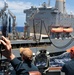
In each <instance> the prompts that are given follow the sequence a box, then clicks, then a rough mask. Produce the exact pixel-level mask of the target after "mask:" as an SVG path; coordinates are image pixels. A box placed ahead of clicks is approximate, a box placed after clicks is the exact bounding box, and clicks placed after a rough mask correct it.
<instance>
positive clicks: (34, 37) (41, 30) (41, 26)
mask: <svg viewBox="0 0 74 75" xmlns="http://www.w3.org/2000/svg"><path fill="white" fill-rule="evenodd" d="M40 23H41V26H40V36H39V39H38V41H37V38H36V31H35V24H34V19H33V31H34V40H35V42H36V45H38V43H39V42H40V39H41V33H42V21H41V22H40ZM36 53H37V47H36Z"/></svg>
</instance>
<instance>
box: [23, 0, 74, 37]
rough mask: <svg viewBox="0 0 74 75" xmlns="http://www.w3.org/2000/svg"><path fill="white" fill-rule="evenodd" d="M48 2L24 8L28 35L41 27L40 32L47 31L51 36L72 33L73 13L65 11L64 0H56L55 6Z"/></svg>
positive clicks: (38, 31)
mask: <svg viewBox="0 0 74 75" xmlns="http://www.w3.org/2000/svg"><path fill="white" fill-rule="evenodd" d="M49 3H50V2H48V4H49ZM48 4H46V3H45V2H44V3H43V4H42V6H40V7H34V6H32V7H31V8H30V9H27V10H24V13H26V24H25V25H26V26H27V34H28V37H30V33H34V28H35V32H36V33H40V30H41V29H42V31H41V33H42V34H47V33H48V34H49V35H51V37H52V38H60V37H61V38H62V37H68V38H69V37H70V33H73V27H74V26H73V25H74V15H72V14H68V13H67V12H66V7H65V6H66V1H65V0H56V3H55V7H51V6H50V5H48ZM41 25H42V27H41Z"/></svg>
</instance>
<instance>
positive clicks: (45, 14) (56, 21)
mask: <svg viewBox="0 0 74 75" xmlns="http://www.w3.org/2000/svg"><path fill="white" fill-rule="evenodd" d="M4 3H5V6H4V8H3V9H1V10H0V19H1V20H0V21H1V26H2V28H1V32H0V35H4V36H5V37H7V38H9V39H10V40H11V44H12V51H13V53H14V54H15V55H16V57H18V58H19V57H20V54H19V48H20V47H30V48H31V49H32V50H33V52H34V55H35V54H37V53H38V51H39V50H41V49H46V50H47V54H48V55H50V56H55V55H59V54H61V53H63V52H65V51H66V49H68V48H70V47H71V46H73V45H74V42H73V40H74V30H73V29H74V26H73V25H74V15H73V14H72V13H70V14H68V13H67V11H66V7H65V6H66V1H65V0H56V3H55V7H51V6H50V0H49V1H48V3H46V2H44V3H43V4H42V5H41V6H40V7H34V6H31V8H30V9H26V10H24V11H23V12H24V14H26V23H24V24H25V26H24V32H21V33H20V32H17V31H16V16H15V15H14V14H13V13H12V12H11V11H10V10H8V13H9V14H7V13H6V12H5V11H6V10H7V8H8V5H7V3H6V2H4ZM11 19H12V25H11ZM11 27H12V32H11ZM3 61H7V60H6V59H5V58H3ZM4 65H5V64H4ZM11 67H12V66H11ZM56 69H57V70H56ZM48 74H51V75H53V74H55V75H64V74H63V73H61V71H60V70H59V68H58V67H57V68H55V70H50V71H49V72H47V73H46V75H48Z"/></svg>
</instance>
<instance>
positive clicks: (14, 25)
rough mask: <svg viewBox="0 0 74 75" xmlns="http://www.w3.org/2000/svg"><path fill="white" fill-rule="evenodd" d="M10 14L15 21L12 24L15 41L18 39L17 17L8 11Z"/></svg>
mask: <svg viewBox="0 0 74 75" xmlns="http://www.w3.org/2000/svg"><path fill="white" fill-rule="evenodd" d="M8 13H9V14H10V16H11V17H12V20H13V24H12V33H13V39H16V30H15V27H16V16H15V15H14V14H13V13H12V12H11V11H10V10H8Z"/></svg>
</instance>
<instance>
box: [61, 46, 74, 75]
mask: <svg viewBox="0 0 74 75" xmlns="http://www.w3.org/2000/svg"><path fill="white" fill-rule="evenodd" d="M68 52H69V53H70V57H71V60H70V61H69V62H67V63H65V64H64V65H63V67H62V69H61V71H62V72H64V73H65V75H74V46H73V47H71V48H70V49H69V50H68Z"/></svg>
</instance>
